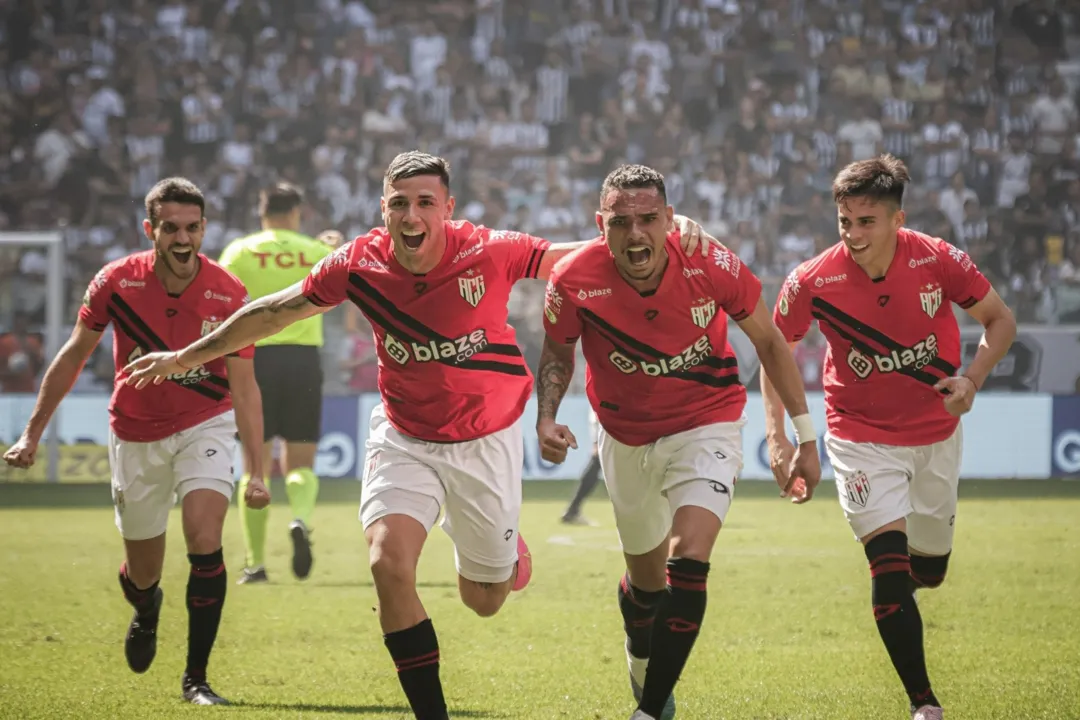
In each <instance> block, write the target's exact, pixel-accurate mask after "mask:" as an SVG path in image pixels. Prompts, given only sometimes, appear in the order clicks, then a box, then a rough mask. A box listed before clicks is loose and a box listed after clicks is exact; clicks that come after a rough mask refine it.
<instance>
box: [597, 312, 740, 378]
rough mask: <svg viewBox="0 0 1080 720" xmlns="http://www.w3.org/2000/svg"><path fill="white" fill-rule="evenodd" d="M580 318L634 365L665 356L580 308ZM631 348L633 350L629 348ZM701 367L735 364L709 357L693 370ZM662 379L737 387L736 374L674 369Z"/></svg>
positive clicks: (732, 361)
mask: <svg viewBox="0 0 1080 720" xmlns="http://www.w3.org/2000/svg"><path fill="white" fill-rule="evenodd" d="M581 315H582V319H583V320H584V321H585V322H587V323H588V324H589V325H591V326H592V327H593V328H594V329H595V330H596V331H597V332H598V333H599V334H601V335H602V336H603V337H604V338H605V339H606V340H607V341H608V342H610V343H611V344H612V345H614V346H615V349H616V350H617V351H618V352H620V353H622V354H623V355H625V356H626V357H628V358H629V359H631V360H633V361H635V362H638V363H640V362H647V361H648V360H650V359H651V360H660V359H663V358H665V357H667V356H666V355H664V353H662V352H660V351H659V350H657V349H656V348H654V347H651V346H649V345H646V344H645V343H643V342H641V341H640V340H636V339H635V338H633V337H631V336H630V335H627V334H626V333H624V332H623V331H621V330H619V329H618V328H616V327H615V326H614V325H612V324H611V323H609V322H607V321H606V320H604V319H603V318H601V317H600V316H599V315H597V314H596V313H594V312H592V311H589V310H584V309H582V310H581ZM631 347H633V348H634V349H631ZM644 355H648V356H649V357H644ZM702 366H705V367H708V368H711V369H721V370H727V369H730V368H736V369H737V368H738V361H737V360H736V359H735V358H717V357H713V356H711V355H710V356H708V357H706V358H705V360H704V361H703V362H702V365H699V366H698V368H695V370H696V369H701V367H702ZM665 377H670V378H677V379H679V380H688V381H690V382H698V383H702V384H703V385H710V386H712V387H718V388H720V387H731V386H732V385H738V384H739V373H738V372H735V373H730V374H726V375H711V374H709V373H705V372H694V371H693V370H675V371H672V372H669V373H667V375H665Z"/></svg>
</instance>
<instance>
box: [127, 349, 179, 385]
mask: <svg viewBox="0 0 1080 720" xmlns="http://www.w3.org/2000/svg"><path fill="white" fill-rule="evenodd" d="M176 356H177V353H174V352H157V353H150V354H149V355H143V356H142V357H140V358H136V359H135V360H132V361H131V362H130V363H128V364H127V367H125V368H124V372H125V373H127V375H128V378H127V379H126V380H124V383H125V384H126V385H134V386H135V389H136V390H142V389H143V388H144V387H146V386H147V385H149V384H150V383H154V384H155V385H160V384H161V383H162V381H163V380H164V379H165V378H167V377H168V376H170V375H176V374H179V373H183V372H186V371H188V370H190V369H191V368H185V367H184V366H183V365H181V364H180V363H179V362H178V361H177V359H176Z"/></svg>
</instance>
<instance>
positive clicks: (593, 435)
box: [589, 408, 600, 448]
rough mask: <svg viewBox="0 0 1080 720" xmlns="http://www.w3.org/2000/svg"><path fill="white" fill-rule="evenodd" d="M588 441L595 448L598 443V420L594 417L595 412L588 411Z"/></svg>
mask: <svg viewBox="0 0 1080 720" xmlns="http://www.w3.org/2000/svg"><path fill="white" fill-rule="evenodd" d="M589 441H590V442H591V443H592V446H593V447H594V448H595V447H596V443H598V442H599V441H600V418H598V417H596V411H595V410H593V409H592V408H590V409H589Z"/></svg>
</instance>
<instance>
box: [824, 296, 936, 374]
mask: <svg viewBox="0 0 1080 720" xmlns="http://www.w3.org/2000/svg"><path fill="white" fill-rule="evenodd" d="M811 314H812V315H813V316H814V317H815V318H817V319H818V322H823V323H825V324H826V325H828V326H829V327H831V328H832V329H833V330H834V331H835V332H836V334H837V335H839V336H840V337H842V338H844V339H845V340H847V341H848V342H849V343H851V346H852V347H853V348H855V349H856V350H858V351H859V352H861V353H862V354H863V355H866V356H867V357H868V358H872V357H873V356H875V355H878V354H880V353H879V352H878V351H877V350H875V349H874V348H873V346H871V345H870V344H868V343H867V342H866V341H865V340H862V339H860V338H858V337H856V336H855V335H854V334H852V333H850V332H848V331H847V330H846V329H844V328H843V327H841V326H840V325H838V324H837V323H836V321H835V320H833V319H832V318H831V317H828V316H827V315H825V314H823V313H819V312H815V311H811ZM896 372H898V373H900V374H901V375H906V376H908V377H909V378H911V379H912V380H917V381H918V382H921V383H925V384H926V385H930V386H931V387H932V386H934V385H936V384H937V383H938V381H939V380H941V378H939V377H935V376H934V375H931V374H930V373H928V372H926V371H925V370H916V369H915V368H909V367H902V368H900V369H898V370H897V371H896Z"/></svg>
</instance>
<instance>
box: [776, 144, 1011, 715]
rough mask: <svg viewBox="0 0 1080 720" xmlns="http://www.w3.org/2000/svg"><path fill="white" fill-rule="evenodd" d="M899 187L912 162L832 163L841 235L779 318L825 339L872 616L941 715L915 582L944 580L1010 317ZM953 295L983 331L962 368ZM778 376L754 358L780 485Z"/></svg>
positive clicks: (796, 274)
mask: <svg viewBox="0 0 1080 720" xmlns="http://www.w3.org/2000/svg"><path fill="white" fill-rule="evenodd" d="M907 183H908V172H907V168H905V167H904V164H903V163H902V162H900V161H899V160H897V159H896V158H894V157H891V156H889V155H884V156H881V157H878V158H874V159H870V160H863V161H860V162H856V163H852V164H851V165H848V166H847V167H846V168H844V169H843V170H842V171H840V174H839V175H837V176H836V179H835V180H834V182H833V198H834V199H835V201H836V209H837V220H838V223H839V230H840V242H838V243H837V244H836V245H834V246H833V247H831V248H829V249H828V250H826V251H825V252H823V253H821V254H820V255H818V256H817V257H815V258H813V259H812V260H808V261H807V262H804V263H803V264H802V265H800V266H799V267H797V268H796V269H795V270H794V271H793V272H792V273H791V275H790V276H788V278H787V280H786V282H785V283H784V286H783V288H782V289H781V291H780V296H779V299H778V301H777V303H776V308H775V310H774V319H775V321H776V324H777V325H778V326H779V327H780V330H781V332H783V334H784V337H785V338H787V340H788V341H789V342H790V343H791V345H792V347H794V345H795V343H797V342H798V341H799V340H800V339H801V338H802V337H803V336H804V335H805V334H806V332H807V330H808V329H809V328H810V323H811V322H813V320H817V322H818V327H820V328H821V331H822V333H823V335H824V336H825V339H826V341H827V342H828V350H827V352H826V355H825V369H824V374H823V377H824V385H825V411H826V418H827V424H828V432H827V434H826V436H825V449H826V452H827V453H828V456H829V460H830V462H831V463H832V466H833V468H834V470H835V471H836V482H837V490H838V493H839V497H840V506H841V507H842V508H843V510H844V515H845V516H847V520H848V523H849V524H850V526H851V529H852V530H853V531H854V533H855V536H856V538H858V540H859V541H860V542H861V543H862V544H863V549H864V550H865V553H866V559H867V560H868V561H869V563H870V578H871V587H872V598H873V600H872V603H873V609H874V619H875V621H876V622H877V629H878V633H879V634H880V635H881V639H882V641H883V642H884V643H885V649H886V650H887V651H888V654H889V657H890V658H891V660H892V663H893V666H894V667H895V668H896V672H897V674H898V675H899V676H900V680H901V682H902V683H903V685H904V689H905V690H906V691H907V695H908V699H909V700H910V703H911V714H912V717H913V718H915V719H916V720H937V719H938V718H941V717H942V710H941V703H940V702H939V700H938V697H937V696H936V695H935V693H934V690H933V689H932V687H931V685H930V679H929V677H928V675H927V670H926V659H925V657H924V652H923V624H922V618H921V617H920V615H919V608H918V605H917V604H916V602H915V597H914V589H917V588H935V587H938V586H939V585H941V583H942V582H943V581H944V580H945V571H946V569H947V567H948V563H949V555H950V553H951V552H952V541H953V524H954V522H955V520H956V500H957V486H958V484H959V479H960V463H961V458H962V455H963V429H962V425H961V423H960V419H959V418H960V416H961V415H963V414H964V413H966V412H967V411H969V410H970V409H971V405H972V403H973V402H974V400H975V394H976V393H977V392H978V390H979V388H980V387H982V384H983V382H984V381H985V380H986V378H987V376H988V375H989V374H990V371H991V370H992V369H993V367H994V366H995V365H996V364H997V363H998V361H1000V360H1001V358H1003V357H1004V356H1005V354H1006V352H1007V351H1008V349H1009V346H1010V345H1011V344H1012V341H1013V337H1014V336H1015V334H1016V322H1015V320H1014V319H1013V316H1012V313H1011V312H1010V311H1009V309H1008V308H1007V307H1006V306H1005V303H1003V302H1002V300H1001V298H1000V297H999V296H998V294H997V293H996V292H995V291H994V289H993V288H992V287H991V286H990V283H989V282H987V280H986V278H985V277H983V275H982V274H981V273H980V272H979V271H978V270H977V269H976V268H975V265H974V264H973V263H972V261H971V258H970V257H968V256H967V254H966V253H964V252H963V251H961V250H958V249H957V248H955V247H953V246H952V245H950V244H949V243H947V242H945V241H943V240H939V239H937V238H932V237H928V236H926V235H923V234H921V233H918V232H915V231H913V230H909V229H907V228H905V227H903V225H904V211H903V210H902V209H901V208H902V201H903V198H904V188H905V186H906V185H907ZM952 303H956V304H957V305H959V306H960V307H962V308H963V309H964V310H966V311H967V312H968V314H970V315H971V316H972V317H974V318H975V319H976V320H978V321H979V322H980V323H982V325H983V327H984V328H985V333H984V334H983V339H982V342H981V343H980V344H979V349H978V351H977V352H976V354H975V357H974V359H973V360H972V362H971V365H969V366H968V368H967V369H966V370H964V371H963V373H960V374H958V372H957V371H958V366H959V364H960V329H959V326H958V325H957V322H956V317H955V316H954V315H953V310H952ZM774 375H775V373H774V371H773V370H772V369H771V368H762V373H761V389H762V393H763V399H764V402H765V410H766V432H767V438H768V444H769V453H770V458H771V463H772V466H773V472H774V473H775V474H776V476H777V480H778V482H781V483H784V482H788V481H790V478H789V476H788V472H789V471H788V463H787V457H788V456H789V454H790V453H791V445H790V443H789V442H788V440H787V438H786V437H785V436H784V431H783V427H784V409H783V408H782V407H781V406H780V405H779V403H777V395H776V392H775V391H774V387H773V385H774V382H773V380H774ZM795 482H796V485H797V484H798V479H797V478H796V479H795Z"/></svg>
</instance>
